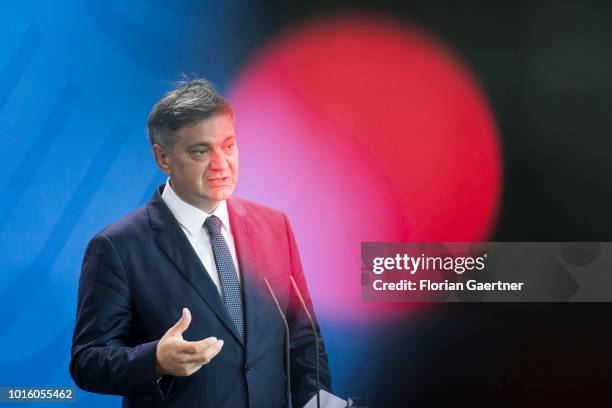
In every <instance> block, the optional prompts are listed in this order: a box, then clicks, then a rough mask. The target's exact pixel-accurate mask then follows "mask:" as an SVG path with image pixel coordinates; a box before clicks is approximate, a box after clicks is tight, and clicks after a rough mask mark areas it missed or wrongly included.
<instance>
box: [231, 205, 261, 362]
mask: <svg viewBox="0 0 612 408" xmlns="http://www.w3.org/2000/svg"><path fill="white" fill-rule="evenodd" d="M227 204H228V206H227V209H228V212H229V217H230V224H231V229H232V235H233V237H234V243H235V245H236V255H237V258H238V264H239V265H240V275H241V277H242V290H243V301H244V310H245V319H246V328H247V330H246V339H247V350H248V349H250V347H252V345H253V344H254V341H255V339H256V338H257V337H258V335H257V334H256V332H255V330H256V328H257V327H258V326H257V325H256V323H255V322H257V320H258V313H259V311H260V309H261V307H260V305H261V303H262V299H261V296H262V293H261V286H260V285H259V278H260V271H261V269H260V266H259V264H258V261H257V259H258V258H257V256H256V249H257V241H256V239H255V234H254V228H253V225H252V222H251V220H250V218H249V215H248V213H247V211H246V209H245V208H244V205H243V204H242V203H241V201H240V199H239V198H230V199H229V200H228V201H227Z"/></svg>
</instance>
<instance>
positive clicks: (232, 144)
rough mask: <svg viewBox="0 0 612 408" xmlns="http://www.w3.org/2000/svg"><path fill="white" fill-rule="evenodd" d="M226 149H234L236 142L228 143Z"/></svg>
mask: <svg viewBox="0 0 612 408" xmlns="http://www.w3.org/2000/svg"><path fill="white" fill-rule="evenodd" d="M225 148H226V149H233V148H234V143H230V144H228V145H226V146H225Z"/></svg>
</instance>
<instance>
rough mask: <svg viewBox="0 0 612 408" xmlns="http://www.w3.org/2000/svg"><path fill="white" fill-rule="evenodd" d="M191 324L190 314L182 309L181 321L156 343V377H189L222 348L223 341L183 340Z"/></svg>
mask: <svg viewBox="0 0 612 408" xmlns="http://www.w3.org/2000/svg"><path fill="white" fill-rule="evenodd" d="M189 323H191V312H189V309H187V308H184V309H183V315H182V316H181V319H180V320H179V321H178V322H176V323H175V325H174V326H172V327H171V328H169V329H168V331H167V332H166V334H164V336H163V337H162V338H161V339H160V340H159V342H158V343H157V351H156V353H155V355H156V357H157V375H158V376H160V375H174V376H179V377H186V376H189V375H191V374H193V373H195V372H196V371H198V370H199V369H200V368H202V366H203V365H204V364H208V363H209V362H210V361H211V360H212V359H213V358H214V357H215V356H216V355H217V354H219V352H220V351H221V347H223V340H217V338H216V337H208V338H206V339H204V340H200V341H186V340H183V332H184V331H185V330H187V328H188V327H189Z"/></svg>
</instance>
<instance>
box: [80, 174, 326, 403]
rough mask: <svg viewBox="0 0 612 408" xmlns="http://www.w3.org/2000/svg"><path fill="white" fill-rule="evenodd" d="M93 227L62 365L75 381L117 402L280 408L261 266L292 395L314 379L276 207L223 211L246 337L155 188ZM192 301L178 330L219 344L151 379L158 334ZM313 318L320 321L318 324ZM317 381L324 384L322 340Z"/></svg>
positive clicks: (305, 390) (288, 240)
mask: <svg viewBox="0 0 612 408" xmlns="http://www.w3.org/2000/svg"><path fill="white" fill-rule="evenodd" d="M163 188H164V185H161V186H160V187H159V188H158V189H157V191H156V192H155V194H154V196H153V197H152V199H151V201H149V203H148V204H147V205H145V206H143V207H141V208H139V209H137V210H136V211H134V212H133V213H131V214H129V215H127V216H126V217H124V218H122V219H120V220H118V221H116V222H115V223H113V224H112V225H110V226H109V227H107V228H105V229H104V230H102V231H101V232H99V233H98V234H97V235H96V236H95V237H94V238H93V239H92V240H91V241H90V242H89V245H88V247H87V250H86V253H85V257H84V260H83V266H82V270H81V278H80V281H79V294H78V309H77V320H76V327H75V330H74V336H73V344H72V359H71V362H70V373H71V375H72V378H73V379H74V381H75V383H76V384H77V385H78V386H79V387H80V388H82V389H84V390H87V391H92V392H97V393H104V394H115V395H123V396H124V399H123V406H124V407H231V408H242V407H251V408H275V407H279V408H280V407H282V406H283V404H284V399H285V364H284V337H285V335H284V328H283V327H284V326H283V325H282V320H281V319H280V317H279V315H278V312H277V310H276V309H275V307H274V304H273V301H272V299H271V297H270V295H269V293H268V292H267V291H266V290H265V287H264V283H263V278H264V277H267V278H268V281H269V282H270V284H271V285H272V288H273V289H274V291H275V293H276V295H277V296H278V298H279V301H280V304H281V307H282V309H283V311H284V312H285V314H286V316H287V320H288V322H289V325H290V330H291V336H290V341H291V379H292V395H293V398H292V399H293V403H294V406H300V407H301V406H302V405H303V404H304V403H305V402H306V401H307V400H308V399H309V398H310V397H311V396H312V395H313V394H314V392H315V390H316V385H315V384H316V380H315V378H316V369H315V363H316V358H315V357H314V356H315V351H314V342H315V336H314V334H313V332H312V330H311V328H310V326H309V324H308V320H307V318H306V315H305V313H303V312H302V310H301V308H300V307H299V303H298V302H299V300H298V298H297V297H296V295H295V293H294V291H293V290H292V289H291V284H290V281H289V276H290V274H291V275H293V277H294V279H295V280H296V282H297V284H298V286H299V287H300V289H301V291H302V294H303V295H304V297H305V300H306V303H307V305H308V307H309V309H310V312H311V313H312V314H313V316H314V313H313V311H312V303H311V300H310V296H309V294H308V289H307V287H306V281H305V279H304V274H303V271H302V265H301V261H300V258H299V254H298V250H297V246H296V242H295V238H294V236H293V232H292V231H291V228H290V226H289V223H288V221H287V218H286V216H285V215H284V214H283V213H282V212H279V211H276V210H273V209H270V208H267V207H264V206H261V205H259V204H256V203H253V202H250V201H247V200H243V199H240V198H237V197H232V198H231V199H229V200H228V212H229V217H230V224H231V230H232V234H233V236H234V241H235V244H236V252H237V258H238V263H239V266H240V272H241V277H242V288H243V296H244V305H245V319H246V340H245V343H246V344H244V343H243V342H242V341H241V340H240V337H239V336H238V335H237V333H236V330H235V328H234V326H233V324H232V322H231V320H230V318H229V315H228V313H227V312H226V309H225V306H224V304H223V300H222V298H221V296H220V294H219V292H218V290H217V287H216V286H215V284H214V283H213V282H212V280H211V279H210V277H209V275H208V273H207V271H206V270H205V269H204V266H203V265H202V263H201V262H200V259H199V258H198V256H197V254H196V253H195V251H194V250H193V247H192V246H191V244H190V243H189V241H188V239H187V237H186V236H185V234H184V232H183V231H182V229H181V227H180V225H179V224H178V222H177V221H176V219H175V218H174V216H173V215H172V213H171V212H170V210H169V208H168V207H167V206H166V204H165V202H164V201H163V200H162V198H161V192H162V191H163ZM183 307H187V308H189V309H190V311H191V315H192V321H191V325H190V326H189V328H188V329H187V331H185V332H184V333H183V337H184V338H185V339H186V340H190V341H197V340H201V339H204V338H206V337H210V336H215V337H217V338H219V339H223V340H224V345H223V348H222V350H221V352H220V353H219V354H218V355H217V356H216V357H215V358H214V359H213V360H212V361H211V362H210V363H209V364H207V365H204V366H203V367H202V368H201V369H200V370H199V371H197V372H196V373H194V374H193V375H191V376H189V377H173V376H166V377H164V378H163V379H162V381H161V382H160V383H159V384H158V383H157V381H156V374H155V366H156V357H155V352H156V347H157V341H158V340H159V339H160V338H161V337H162V336H163V335H164V333H165V332H166V331H167V330H168V328H170V327H171V326H172V325H174V324H175V323H176V322H177V321H178V320H179V318H180V316H181V311H182V309H183ZM317 329H318V328H317ZM317 341H319V343H320V345H321V348H322V350H323V352H322V353H321V358H320V365H321V384H322V386H323V388H325V389H328V390H329V389H330V386H331V384H330V382H331V379H330V373H329V369H328V364H327V355H326V353H325V351H324V346H323V341H322V339H321V338H320V337H318V339H317Z"/></svg>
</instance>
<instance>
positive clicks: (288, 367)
mask: <svg viewBox="0 0 612 408" xmlns="http://www.w3.org/2000/svg"><path fill="white" fill-rule="evenodd" d="M263 280H264V282H265V283H266V287H267V288H268V292H270V296H272V300H274V305H275V306H276V310H278V314H279V315H280V317H281V319H283V324H284V325H285V371H286V372H287V383H286V386H287V390H286V393H287V395H286V400H287V407H288V408H291V358H290V354H289V353H290V352H291V345H290V343H289V324H288V323H287V318H286V317H285V314H284V313H283V310H282V309H281V307H280V304H279V303H278V299H277V298H276V295H275V294H274V291H273V290H272V286H270V282H268V278H264V279H263ZM291 280H292V281H293V278H291ZM301 298H302V297H301V296H300V299H301ZM317 353H318V347H317ZM318 364H319V361H318V359H317V370H318ZM318 382H319V373H318V371H317V386H318ZM317 397H318V391H317ZM318 406H319V405H318V400H317V408H318Z"/></svg>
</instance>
